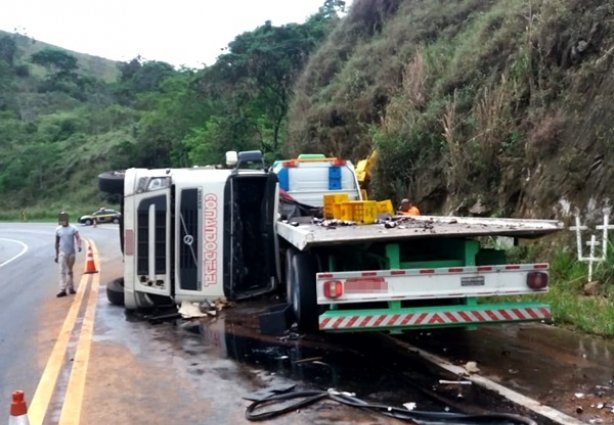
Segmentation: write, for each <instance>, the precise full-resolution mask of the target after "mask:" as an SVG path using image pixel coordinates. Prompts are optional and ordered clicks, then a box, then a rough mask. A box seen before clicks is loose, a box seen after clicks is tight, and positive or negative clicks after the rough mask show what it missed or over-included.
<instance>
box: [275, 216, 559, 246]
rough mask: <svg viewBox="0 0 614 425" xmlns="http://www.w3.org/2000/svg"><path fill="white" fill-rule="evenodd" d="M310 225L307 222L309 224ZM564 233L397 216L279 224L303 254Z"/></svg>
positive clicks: (514, 223)
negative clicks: (347, 221)
mask: <svg viewBox="0 0 614 425" xmlns="http://www.w3.org/2000/svg"><path fill="white" fill-rule="evenodd" d="M305 221H307V222H305ZM561 229H563V223H562V222H560V221H557V220H536V219H509V218H479V217H453V216H417V217H405V216H402V217H400V216H396V217H393V218H392V219H391V220H388V221H387V222H382V223H376V224H367V225H348V224H343V223H335V222H331V221H328V222H327V221H323V222H320V223H315V222H313V220H312V219H311V218H307V217H301V218H299V219H296V220H292V221H290V222H288V221H279V222H277V233H278V234H279V235H280V236H281V237H282V238H284V239H285V240H286V241H288V242H289V243H290V244H292V245H293V246H295V247H296V248H298V249H299V250H301V251H302V250H305V249H309V248H311V247H316V246H327V245H341V244H351V243H362V242H383V241H393V242H394V241H396V242H399V241H402V240H404V239H417V238H436V237H442V236H445V237H479V236H510V237H523V238H535V237H539V236H544V235H547V234H550V233H554V232H557V231H559V230H561Z"/></svg>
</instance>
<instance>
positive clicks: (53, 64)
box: [30, 48, 78, 76]
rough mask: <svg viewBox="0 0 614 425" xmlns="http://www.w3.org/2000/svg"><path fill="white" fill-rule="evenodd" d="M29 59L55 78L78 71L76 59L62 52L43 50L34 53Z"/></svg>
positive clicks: (49, 49)
mask: <svg viewBox="0 0 614 425" xmlns="http://www.w3.org/2000/svg"><path fill="white" fill-rule="evenodd" d="M30 59H31V60H32V63H35V64H37V65H41V66H43V67H45V68H46V69H47V71H48V72H50V73H52V74H55V75H56V76H67V75H72V74H73V73H74V72H75V71H76V70H77V69H78V65H77V58H75V57H74V56H73V55H71V54H70V53H67V52H65V51H64V50H59V49H51V48H47V49H43V50H41V51H39V52H36V53H34V54H33V55H32V56H31V58H30Z"/></svg>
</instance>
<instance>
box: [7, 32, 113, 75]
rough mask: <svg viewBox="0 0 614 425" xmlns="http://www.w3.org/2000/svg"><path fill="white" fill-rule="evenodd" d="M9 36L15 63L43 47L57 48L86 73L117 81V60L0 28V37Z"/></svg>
mask: <svg viewBox="0 0 614 425" xmlns="http://www.w3.org/2000/svg"><path fill="white" fill-rule="evenodd" d="M4 36H10V37H12V38H13V40H15V44H16V46H17V57H16V60H17V63H25V62H29V58H30V57H31V56H32V55H33V54H35V53H37V52H39V51H41V50H43V49H50V48H51V49H58V50H62V51H65V52H67V53H70V54H71V55H72V56H74V57H76V58H77V61H78V64H79V69H80V70H81V72H83V73H84V74H86V75H89V76H91V77H94V78H96V79H99V80H102V81H104V82H107V83H112V82H115V81H117V78H118V77H119V69H118V67H117V65H118V62H116V61H113V60H109V59H105V58H101V57H98V56H92V55H88V54H86V53H79V52H74V51H72V50H68V49H64V48H63V47H58V46H54V45H53V44H48V43H45V42H42V41H38V40H35V39H34V38H32V37H28V36H25V35H21V34H16V33H11V32H6V31H2V30H0V38H2V37H4Z"/></svg>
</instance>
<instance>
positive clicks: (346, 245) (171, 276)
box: [99, 151, 562, 332]
mask: <svg viewBox="0 0 614 425" xmlns="http://www.w3.org/2000/svg"><path fill="white" fill-rule="evenodd" d="M227 164H228V166H229V167H230V168H225V169H213V168H185V169H170V168H169V169H139V168H132V169H128V170H125V171H123V172H114V173H104V174H101V175H100V176H99V184H100V188H101V189H102V190H104V191H106V192H112V193H119V194H121V196H122V217H123V222H122V223H121V224H120V237H121V244H122V249H123V254H124V276H123V285H122V286H121V287H118V288H115V289H116V290H119V291H121V292H122V293H121V301H122V302H123V303H124V305H125V307H126V308H128V309H142V308H151V307H155V306H157V305H160V304H168V303H169V301H171V302H173V303H175V304H176V305H178V304H180V303H182V302H185V301H187V302H203V301H206V300H210V301H211V300H217V299H220V298H223V299H227V300H234V301H237V300H242V299H246V298H251V297H255V296H259V295H262V294H265V293H268V292H272V291H276V290H280V291H284V290H285V292H286V297H287V301H288V304H289V305H291V310H292V312H293V315H294V319H295V321H296V323H297V324H298V326H299V328H300V329H302V330H305V331H314V330H321V331H327V332H342V331H375V330H388V331H400V330H404V329H416V328H435V327H458V326H467V327H473V326H476V325H481V324H494V323H510V322H521V321H540V320H547V319H549V318H550V317H551V313H550V308H549V306H548V305H547V304H544V303H541V302H536V301H526V300H522V298H523V297H517V296H525V295H535V294H543V293H545V292H546V291H547V290H548V284H549V273H548V264H546V263H535V264H533V263H532V264H510V263H509V262H508V260H507V258H506V251H505V250H503V249H496V248H494V247H492V246H491V245H492V244H489V243H486V242H491V241H492V240H493V238H495V237H501V236H505V237H509V238H511V239H513V240H514V241H517V240H518V239H519V238H536V237H540V236H543V235H547V234H550V233H553V232H556V231H558V230H560V229H561V228H562V223H560V222H558V221H554V220H525V219H496V218H463V217H447V216H446V217H435V216H420V217H397V216H391V217H385V218H384V217H382V219H381V220H378V222H376V223H374V224H367V225H352V224H351V223H335V222H331V221H326V220H319V219H312V218H311V217H295V218H290V219H288V218H287V217H284V216H282V215H280V213H279V212H280V200H279V199H280V198H279V184H278V179H277V175H276V174H275V173H273V172H269V171H268V170H267V169H266V167H265V165H264V162H263V160H262V156H261V154H260V152H258V151H249V152H240V153H239V154H234V155H233V154H232V153H231V154H229V156H228V160H227ZM254 165H256V166H254ZM297 178H300V176H298V175H297ZM324 194H325V193H322V195H324ZM284 202H288V201H287V198H286V199H285V200H284ZM303 211H310V212H313V211H315V209H303ZM282 270H283V273H282ZM502 297H504V298H502ZM531 298H532V299H533V298H534V297H531ZM109 299H110V300H111V302H115V303H119V302H120V297H118V295H117V291H115V293H113V291H111V293H109ZM498 299H503V300H504V301H498ZM512 299H513V301H512ZM518 299H520V301H518Z"/></svg>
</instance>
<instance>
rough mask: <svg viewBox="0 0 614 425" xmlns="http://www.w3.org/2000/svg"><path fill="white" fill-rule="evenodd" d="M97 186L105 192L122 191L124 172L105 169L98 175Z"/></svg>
mask: <svg viewBox="0 0 614 425" xmlns="http://www.w3.org/2000/svg"><path fill="white" fill-rule="evenodd" d="M98 188H99V189H100V190H101V191H102V192H107V193H119V194H122V193H124V172H123V171H107V172H106V173H102V174H99V175H98Z"/></svg>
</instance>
